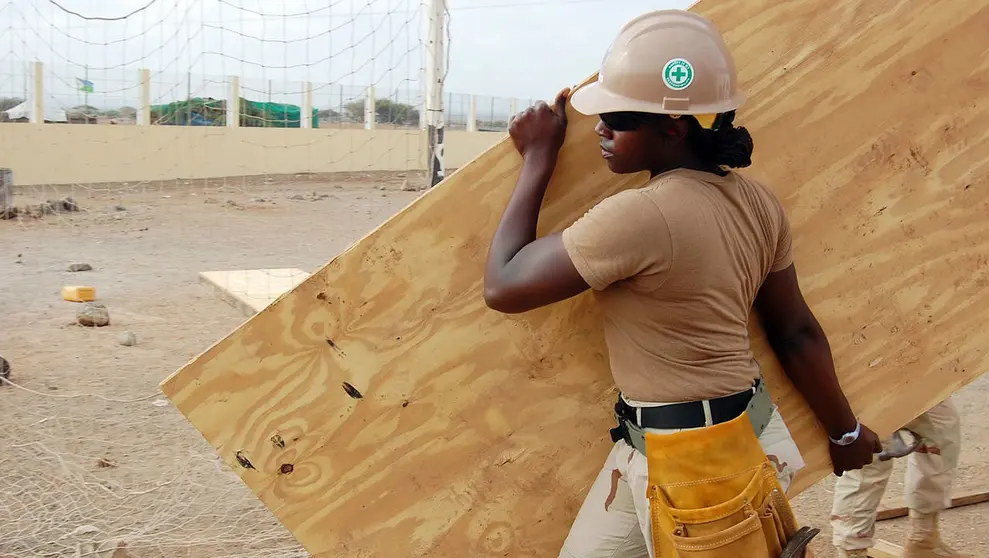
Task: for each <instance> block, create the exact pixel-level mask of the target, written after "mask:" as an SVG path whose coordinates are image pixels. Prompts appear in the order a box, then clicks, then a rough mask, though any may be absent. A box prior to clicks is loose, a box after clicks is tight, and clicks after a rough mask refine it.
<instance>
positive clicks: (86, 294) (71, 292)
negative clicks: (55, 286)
mask: <svg viewBox="0 0 989 558" xmlns="http://www.w3.org/2000/svg"><path fill="white" fill-rule="evenodd" d="M62 298H63V299H65V300H67V301H69V302H92V301H94V300H96V287H84V286H77V285H73V286H68V287H62Z"/></svg>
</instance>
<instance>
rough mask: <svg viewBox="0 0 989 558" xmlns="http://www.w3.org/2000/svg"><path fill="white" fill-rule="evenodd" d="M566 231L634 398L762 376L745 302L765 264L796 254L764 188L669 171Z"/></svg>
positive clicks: (720, 389) (621, 378)
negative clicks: (752, 347) (751, 337)
mask: <svg viewBox="0 0 989 558" xmlns="http://www.w3.org/2000/svg"><path fill="white" fill-rule="evenodd" d="M563 242H564V245H565V246H566V249H567V252H568V253H569V254H570V258H571V259H572V260H573V263H574V265H575V266H576V268H577V271H578V272H579V273H580V274H581V276H583V278H584V280H585V281H587V283H588V284H589V285H590V286H591V288H592V289H594V291H595V295H596V297H597V300H598V302H599V304H600V306H601V308H602V310H603V313H604V319H605V324H604V329H605V339H606V341H607V345H608V353H609V358H610V361H611V370H612V374H613V375H614V378H615V383H616V384H617V386H618V388H619V389H620V390H621V391H622V393H623V394H624V395H625V396H626V397H628V398H630V399H632V400H636V401H645V402H674V401H688V400H696V399H706V398H712V397H719V396H723V395H728V394H730V393H735V392H738V391H741V390H744V389H746V388H747V387H749V386H751V384H752V381H753V380H755V378H757V377H758V375H759V364H758V362H757V361H756V360H755V358H754V356H753V353H752V350H751V348H750V346H749V336H748V328H747V326H748V317H749V313H750V311H751V308H752V304H753V301H754V300H755V296H756V293H757V292H758V290H759V287H760V286H761V285H762V282H763V280H764V279H765V278H766V275H767V274H768V273H769V272H771V271H779V270H782V269H785V268H786V267H788V266H789V265H790V264H791V263H792V259H793V256H792V252H791V242H790V227H789V223H788V221H787V218H786V214H785V212H784V210H783V208H782V206H781V205H780V203H779V201H778V200H777V198H776V196H775V195H774V194H773V193H772V191H770V190H769V189H768V188H766V187H765V186H763V185H762V184H760V183H758V182H756V181H754V180H752V179H748V178H746V177H743V176H741V175H739V174H738V173H735V172H731V173H729V174H728V176H725V177H719V176H717V175H715V174H712V173H705V172H700V171H693V170H683V169H679V170H673V171H670V172H667V173H663V174H661V175H658V176H656V177H654V178H653V179H652V180H651V181H650V182H649V183H648V184H646V185H645V186H644V187H642V188H637V189H632V190H625V191H622V192H619V193H617V194H615V195H613V196H610V197H608V198H606V199H604V200H603V201H601V202H600V203H599V204H597V205H596V206H594V207H593V208H591V210H590V211H588V212H587V213H586V214H585V215H584V216H583V217H581V218H580V219H578V220H577V222H575V223H574V224H573V225H571V226H570V227H569V228H567V229H566V230H564V232H563Z"/></svg>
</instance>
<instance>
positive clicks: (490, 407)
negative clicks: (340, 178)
mask: <svg viewBox="0 0 989 558" xmlns="http://www.w3.org/2000/svg"><path fill="white" fill-rule="evenodd" d="M693 10H694V11H698V12H700V13H703V14H705V15H707V16H709V17H710V18H712V19H713V20H714V21H715V23H716V24H717V25H718V26H719V27H720V28H721V29H722V30H723V32H724V33H725V36H726V41H727V42H728V44H729V46H730V48H731V49H732V51H733V53H734V55H735V58H736V60H737V63H738V66H739V71H740V76H741V79H742V83H743V86H744V88H745V90H746V91H747V93H748V95H749V101H748V103H747V104H746V105H745V106H744V107H743V109H742V110H741V111H740V113H739V117H738V118H737V119H736V124H738V125H745V126H747V127H748V128H749V129H750V131H751V132H752V133H753V136H754V138H755V143H756V153H755V158H754V159H755V165H754V166H753V167H751V168H750V169H746V171H745V172H747V173H750V174H751V175H752V176H755V177H757V178H760V179H762V180H764V181H765V182H766V183H767V184H769V185H770V186H771V187H772V188H774V189H775V191H776V192H778V194H779V196H780V197H781V199H782V200H783V202H784V204H785V206H786V207H787V208H788V211H789V214H790V217H791V219H792V222H793V226H794V231H795V244H796V250H797V267H798V272H799V273H800V276H801V281H802V286H803V288H804V290H805V292H806V295H807V297H808V300H809V301H810V303H811V305H812V307H813V309H814V311H815V312H816V313H817V315H818V317H819V318H820V319H821V322H822V324H823V325H824V328H825V330H826V331H827V333H828V335H829V338H830V341H831V346H832V349H833V350H834V354H835V357H836V359H837V366H838V371H839V375H840V378H841V381H842V384H843V386H844V388H845V389H846V390H847V393H848V394H849V397H850V399H851V401H852V405H853V407H854V408H855V410H856V411H857V412H858V413H859V414H860V416H861V418H862V420H863V421H864V422H866V423H868V424H869V425H870V426H872V427H873V428H874V429H875V430H876V431H877V432H879V433H880V434H888V433H890V432H892V431H893V430H894V429H895V428H897V427H899V426H900V425H902V424H904V423H906V422H908V421H909V420H910V419H912V418H913V417H914V416H916V415H918V414H919V413H921V412H923V411H924V410H926V409H927V408H929V407H931V406H933V405H934V404H936V403H937V402H938V401H940V400H941V399H943V398H944V397H946V396H948V395H949V394H951V393H952V392H954V391H956V390H958V389H959V388H961V387H962V386H963V385H965V384H966V383H968V382H969V381H971V380H972V379H974V378H975V377H977V376H978V375H980V374H981V373H982V372H983V371H984V370H986V368H987V367H989V359H987V355H986V346H987V341H989V339H987V334H986V332H987V330H986V328H985V323H986V321H987V318H989V289H987V286H989V263H987V262H989V249H987V247H989V227H987V226H986V218H987V216H989V179H987V171H989V141H986V140H987V136H989V103H987V101H986V92H987V91H989V56H986V54H987V51H986V46H985V44H986V43H985V36H986V33H987V32H989V5H987V4H986V3H984V2H977V1H971V0H964V1H949V0H929V1H926V2H911V1H908V0H871V1H869V2H858V1H852V0H814V1H800V2H797V1H784V2H780V1H775V0H773V1H770V0H725V1H721V2H715V1H713V0H705V1H703V2H701V3H699V4H698V5H696V6H695V7H694V8H693ZM550 63H552V62H551V61H549V60H547V64H550ZM553 93H555V92H547V96H548V97H549V96H550V95H552V94H553ZM550 98H551V97H550ZM595 123H596V119H595V118H591V117H582V116H580V115H578V114H576V113H574V112H573V111H571V112H570V129H569V133H568V137H567V143H566V145H565V147H564V149H563V152H562V155H561V161H560V165H559V167H558V173H557V174H556V175H555V177H554V180H553V183H552V184H551V186H550V189H549V193H548V197H547V201H546V204H545V206H544V210H543V212H542V217H541V221H540V230H541V232H543V233H545V232H549V231H554V230H559V229H561V228H562V227H564V226H566V225H568V224H570V223H571V222H572V221H573V220H575V219H576V218H577V217H579V216H580V215H581V214H582V213H583V212H584V211H586V210H587V209H588V208H589V207H591V206H592V205H593V204H594V203H595V202H597V201H598V200H600V199H602V198H603V197H605V196H607V195H609V194H611V193H614V192H616V191H618V190H620V189H624V188H628V187H633V186H636V185H639V184H642V183H643V182H644V179H645V177H644V176H632V177H617V176H614V175H612V174H610V173H609V171H608V169H607V167H606V166H605V165H604V163H603V161H601V160H600V158H599V157H598V147H597V138H596V137H595V136H594V133H593V126H594V124H595ZM519 162H520V159H519V157H518V156H517V154H516V153H515V151H514V150H513V148H512V146H511V144H510V142H508V141H503V142H501V143H499V144H497V145H496V146H494V147H493V148H491V149H490V150H489V151H487V152H485V153H484V154H482V155H481V156H479V157H478V158H477V159H475V160H474V161H473V162H471V163H470V164H468V165H465V166H464V167H463V168H461V169H460V170H459V171H458V172H456V173H455V174H453V175H452V176H450V177H449V178H448V179H447V180H446V181H445V182H443V183H442V184H440V185H438V186H437V187H436V188H434V189H433V190H431V191H429V192H428V193H426V194H425V195H423V196H422V197H421V198H420V199H418V200H417V201H416V202H414V203H413V204H411V205H410V206H408V207H406V208H405V209H404V210H402V211H401V212H399V213H398V214H397V215H395V216H394V217H392V218H391V219H390V220H388V221H387V222H385V223H384V224H382V225H381V226H380V227H378V228H377V229H376V230H374V231H372V232H371V233H369V234H368V235H367V236H365V237H364V238H362V239H361V240H360V241H358V242H356V243H355V244H354V245H352V246H351V247H350V248H348V249H347V251H345V253H343V254H341V255H339V256H338V257H336V258H334V259H333V260H332V261H330V262H329V263H328V264H327V265H326V266H324V267H323V268H322V269H320V270H318V271H317V272H315V273H314V274H313V275H312V276H311V277H310V278H308V279H307V280H306V281H304V282H302V283H301V284H299V285H298V286H297V287H295V288H294V289H293V290H292V291H291V292H289V293H287V294H285V295H284V296H282V297H281V298H279V299H278V300H276V301H275V302H274V303H273V304H272V305H270V306H268V307H267V308H266V309H265V310H263V311H262V312H260V313H258V314H257V315H256V316H254V317H253V318H251V319H249V320H248V321H247V322H246V323H245V324H244V325H243V326H242V327H240V328H239V329H237V330H236V331H234V332H233V333H231V334H230V335H229V336H228V337H226V338H224V339H222V340H220V341H219V342H217V343H216V344H215V345H213V346H212V347H210V348H208V350H206V351H205V352H204V353H203V354H202V355H201V356H199V357H198V358H196V359H195V360H193V361H192V362H190V363H189V364H188V365H186V366H185V367H183V368H182V369H181V370H179V371H178V372H176V373H175V374H174V375H172V376H171V377H169V378H168V379H166V380H165V381H164V382H163V383H162V389H163V391H164V393H165V394H166V395H167V397H168V398H169V399H171V401H172V402H173V403H174V404H175V405H176V406H177V408H178V409H179V410H181V412H182V413H184V414H185V416H187V417H188V419H189V420H190V421H191V422H192V424H194V425H195V426H196V428H198V429H199V430H200V431H201V432H202V433H203V435H204V436H205V437H206V439H207V440H208V441H209V442H210V443H211V444H213V445H214V446H215V447H216V448H217V451H218V452H219V454H220V455H221V456H222V457H223V459H224V460H226V462H227V463H229V464H230V465H231V466H233V467H234V469H235V470H236V471H237V472H238V474H239V475H240V476H241V477H242V479H243V481H244V482H245V483H246V484H247V485H248V486H249V487H250V488H251V489H252V490H254V491H255V493H256V494H257V495H258V497H259V498H260V499H261V500H262V501H263V502H264V503H265V504H266V505H267V506H268V507H269V508H270V509H271V510H272V511H273V512H274V514H275V515H276V516H277V517H278V518H279V519H280V520H281V521H282V522H284V524H285V525H286V526H287V527H288V529H290V530H291V531H292V533H294V535H295V536H296V537H297V538H298V540H299V541H300V542H301V543H302V544H303V545H304V546H305V547H306V548H307V550H308V551H309V552H311V553H312V554H313V555H315V556H317V557H331V556H332V557H339V556H361V557H366V556H381V557H389V558H390V557H399V556H401V557H406V556H432V557H438V556H443V557H446V556H456V557H460V556H471V557H484V556H513V557H517V556H555V555H556V553H557V552H558V550H559V547H560V543H561V542H562V540H563V538H564V537H565V535H566V533H567V530H568V528H569V525H570V523H571V521H572V519H573V517H574V515H575V513H576V511H577V509H578V507H579V505H580V502H581V499H582V498H583V496H584V494H585V492H586V490H587V489H588V487H589V485H590V483H591V481H592V479H593V478H594V476H595V474H596V473H597V471H598V469H599V468H600V467H601V465H602V462H603V460H604V457H605V455H606V454H607V451H608V449H609V446H610V444H611V442H610V439H609V438H608V429H609V428H610V427H611V426H613V419H612V415H611V410H612V405H613V402H614V397H615V391H614V387H613V383H612V381H611V378H610V375H609V372H608V366H607V359H606V356H605V347H604V343H603V338H602V333H601V325H600V320H599V316H598V314H597V312H596V309H595V308H594V305H593V302H592V299H591V298H590V297H588V296H586V295H585V296H581V297H578V298H576V299H574V300H571V301H569V302H566V303H561V304H557V305H554V306H552V307H549V308H544V309H541V310H538V311H534V312H530V313H527V314H525V315H521V316H511V317H508V316H504V315H500V314H498V313H496V312H493V311H490V310H488V309H487V308H486V307H485V305H484V302H483V300H482V274H483V266H484V260H485V256H486V251H487V246H488V243H489V240H490V238H491V235H492V234H493V232H494V230H495V227H496V224H497V221H498V219H499V217H500V215H501V212H502V210H503V208H504V207H505V204H506V203H507V201H508V198H509V196H510V195H511V192H512V189H513V186H514V183H515V179H516V177H517V175H518V172H519ZM751 330H752V332H753V343H754V345H755V348H756V350H757V354H758V357H759V360H760V362H761V363H762V365H763V368H764V372H765V375H766V378H767V382H768V383H769V385H770V388H771V390H772V393H773V396H774V398H775V399H776V400H777V401H778V402H779V403H780V406H781V408H782V412H783V415H784V417H785V418H786V420H787V423H788V425H789V426H790V428H791V430H792V432H793V434H794V436H795V437H796V439H797V440H798V443H799V445H800V447H801V449H802V451H803V452H804V455H805V458H806V460H807V461H808V468H807V469H805V470H804V471H803V473H802V474H801V475H800V476H799V478H798V480H797V482H796V487H795V492H799V491H800V490H802V489H804V488H806V487H807V486H809V485H810V484H812V483H814V482H816V481H818V480H819V479H821V478H823V477H824V476H825V475H827V474H829V472H830V465H829V462H828V456H827V448H826V444H825V441H826V440H825V438H824V436H823V432H822V431H821V430H820V428H819V425H818V423H817V422H816V420H815V419H814V417H813V416H812V415H811V414H810V413H809V412H808V410H807V408H806V407H805V404H804V402H803V400H802V399H801V398H800V397H799V395H797V394H796V393H795V392H794V391H793V389H792V387H791V386H790V384H789V383H788V382H787V381H786V380H785V378H784V377H783V376H782V375H781V374H780V372H779V370H778V368H777V365H776V362H775V360H774V358H773V356H772V355H771V354H770V353H769V351H768V350H767V348H766V345H765V343H764V341H763V339H762V338H761V335H760V332H759V331H758V329H757V328H756V327H755V326H753V327H752V328H751ZM658 381H661V380H658ZM358 394H359V395H360V397H358Z"/></svg>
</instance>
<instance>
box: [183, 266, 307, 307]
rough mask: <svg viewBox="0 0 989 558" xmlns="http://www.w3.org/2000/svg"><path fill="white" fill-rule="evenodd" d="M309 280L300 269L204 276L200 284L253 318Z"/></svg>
mask: <svg viewBox="0 0 989 558" xmlns="http://www.w3.org/2000/svg"><path fill="white" fill-rule="evenodd" d="M308 277H309V273H307V272H305V271H303V270H301V269H296V268H281V269H237V270H232V271H203V272H200V273H199V282H200V283H202V284H204V285H207V286H209V287H210V288H212V289H214V290H215V292H217V293H218V294H219V295H220V297H221V298H223V299H224V300H226V301H227V302H228V303H230V304H232V305H233V306H235V307H236V308H237V309H238V310H240V311H241V312H243V313H244V315H246V316H253V315H254V314H257V313H258V312H260V311H261V310H264V309H265V308H266V307H267V306H268V305H269V304H271V303H272V302H274V301H275V300H276V299H277V298H278V297H280V296H282V295H283V294H285V293H287V292H288V291H290V290H292V288H293V287H295V286H296V285H298V284H299V283H301V282H302V281H304V280H306V278H308Z"/></svg>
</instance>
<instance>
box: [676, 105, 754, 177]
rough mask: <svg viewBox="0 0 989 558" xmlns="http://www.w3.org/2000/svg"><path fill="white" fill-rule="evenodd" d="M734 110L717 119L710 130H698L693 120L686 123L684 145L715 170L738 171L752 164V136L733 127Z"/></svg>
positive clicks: (697, 123)
mask: <svg viewBox="0 0 989 558" xmlns="http://www.w3.org/2000/svg"><path fill="white" fill-rule="evenodd" d="M734 120H735V111H730V112H726V113H724V114H721V115H719V116H718V118H717V120H716V121H715V128H716V129H714V130H709V129H707V128H702V127H701V125H700V123H699V122H697V119H696V118H690V119H689V120H688V132H687V142H688V143H689V145H690V147H691V148H692V149H693V150H694V153H696V154H697V156H698V157H699V158H700V159H701V160H702V161H703V162H705V163H707V164H709V165H711V166H712V167H715V168H724V167H728V168H742V167H747V166H749V165H751V164H752V150H753V148H754V145H753V143H752V136H751V135H750V134H749V131H748V130H746V129H745V128H744V127H738V128H736V127H735V125H734V124H732V122H734Z"/></svg>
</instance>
